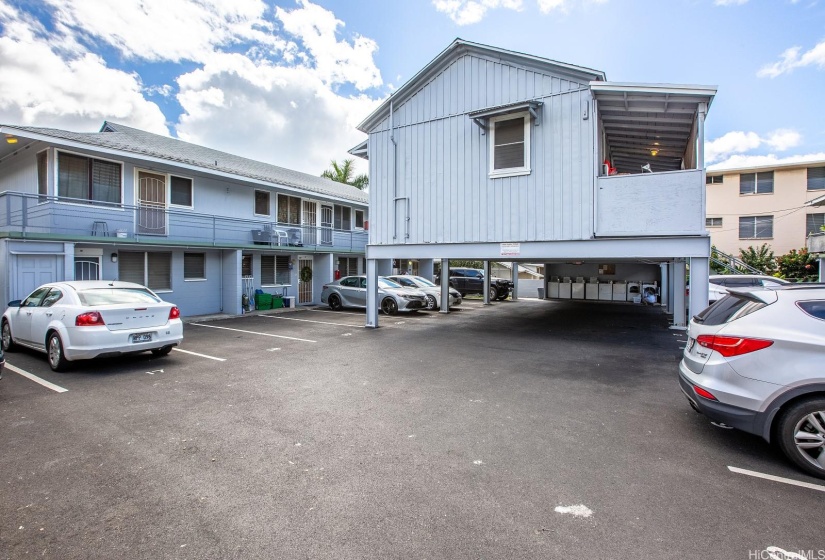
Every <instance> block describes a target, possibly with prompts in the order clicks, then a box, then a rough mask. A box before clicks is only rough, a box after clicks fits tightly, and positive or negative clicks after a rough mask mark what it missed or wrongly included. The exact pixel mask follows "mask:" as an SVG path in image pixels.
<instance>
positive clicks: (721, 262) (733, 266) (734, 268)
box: [710, 248, 765, 274]
mask: <svg viewBox="0 0 825 560" xmlns="http://www.w3.org/2000/svg"><path fill="white" fill-rule="evenodd" d="M714 254H715V255H716V257H714ZM717 257H721V258H717ZM710 261H711V262H712V263H714V264H716V265H718V266H721V267H722V268H724V269H725V270H728V271H730V274H765V272H764V271H763V270H759V269H758V268H754V267H752V266H751V265H749V264H748V263H746V262H745V261H743V260H742V259H739V258H736V257H734V256H733V255H728V254H727V253H723V252H722V251H720V250H719V249H716V248H714V249H713V250H712V251H711V257H710ZM743 270H744V272H743Z"/></svg>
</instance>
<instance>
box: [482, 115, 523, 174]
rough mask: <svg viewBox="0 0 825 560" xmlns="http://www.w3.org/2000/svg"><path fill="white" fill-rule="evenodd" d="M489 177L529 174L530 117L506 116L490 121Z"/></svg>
mask: <svg viewBox="0 0 825 560" xmlns="http://www.w3.org/2000/svg"><path fill="white" fill-rule="evenodd" d="M489 128H490V150H491V154H490V176H492V177H495V176H508V175H526V174H527V173H530V117H529V115H528V114H527V113H523V114H521V115H516V116H513V115H506V116H502V117H494V118H492V119H490V127H489Z"/></svg>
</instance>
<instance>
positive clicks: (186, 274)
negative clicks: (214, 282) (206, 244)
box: [183, 253, 206, 280]
mask: <svg viewBox="0 0 825 560" xmlns="http://www.w3.org/2000/svg"><path fill="white" fill-rule="evenodd" d="M183 278H184V279H185V280H203V279H205V278H206V255H205V254H204V253H184V254H183Z"/></svg>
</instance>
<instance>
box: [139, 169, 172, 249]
mask: <svg viewBox="0 0 825 560" xmlns="http://www.w3.org/2000/svg"><path fill="white" fill-rule="evenodd" d="M137 202H138V223H137V232H138V233H141V234H147V233H148V234H154V235H166V177H165V176H163V175H156V174H154V173H146V172H145V171H139V172H138V201H137Z"/></svg>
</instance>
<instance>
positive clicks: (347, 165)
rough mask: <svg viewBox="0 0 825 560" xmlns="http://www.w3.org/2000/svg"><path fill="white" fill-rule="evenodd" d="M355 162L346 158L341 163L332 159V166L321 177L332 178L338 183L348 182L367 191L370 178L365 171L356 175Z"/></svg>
mask: <svg viewBox="0 0 825 560" xmlns="http://www.w3.org/2000/svg"><path fill="white" fill-rule="evenodd" d="M353 163H355V161H354V160H352V159H345V160H344V161H342V162H341V163H338V162H337V161H335V160H332V161H331V162H330V168H329V169H327V170H326V171H324V172H323V173H321V177H324V178H326V179H331V180H333V181H335V182H338V183H346V184H347V185H352V186H353V187H356V188H358V189H361V190H362V191H365V190H367V188H368V187H369V185H370V179H369V177H367V176H366V175H364V174H363V173H362V174H361V175H355V167H354V166H353Z"/></svg>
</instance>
